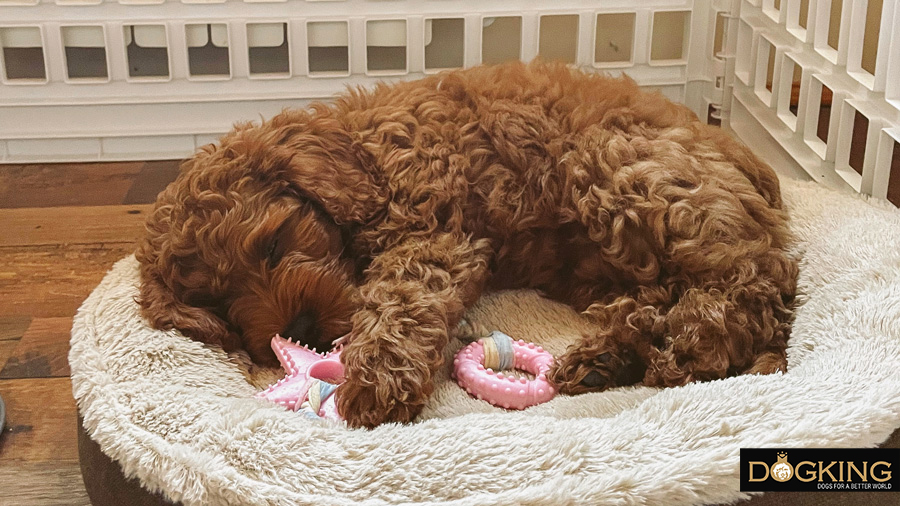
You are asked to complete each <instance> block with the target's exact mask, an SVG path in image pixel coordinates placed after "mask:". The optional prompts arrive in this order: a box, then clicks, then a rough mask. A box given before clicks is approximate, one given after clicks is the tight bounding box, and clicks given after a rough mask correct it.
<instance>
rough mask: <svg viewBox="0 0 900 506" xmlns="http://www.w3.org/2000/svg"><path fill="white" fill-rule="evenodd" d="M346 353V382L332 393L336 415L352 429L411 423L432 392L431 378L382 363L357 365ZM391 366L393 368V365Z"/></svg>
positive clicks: (408, 368) (394, 365) (344, 355)
mask: <svg viewBox="0 0 900 506" xmlns="http://www.w3.org/2000/svg"><path fill="white" fill-rule="evenodd" d="M347 351H350V350H345V351H344V352H343V353H342V354H341V361H342V362H344V371H345V381H344V383H343V384H341V385H340V386H339V387H338V389H337V390H336V391H335V396H336V402H337V407H338V412H339V413H340V415H341V416H342V417H343V418H344V420H346V421H347V424H348V425H350V426H351V427H366V428H373V427H376V426H378V425H381V424H383V423H389V422H399V423H406V422H411V421H412V420H413V419H414V418H415V417H416V416H417V415H418V414H419V413H420V412H421V411H422V407H423V406H424V405H425V401H426V400H427V398H428V394H429V393H430V392H431V390H432V389H433V387H432V382H431V378H430V377H427V378H421V377H418V376H417V375H415V372H416V370H417V369H415V368H410V367H397V364H394V363H393V362H392V361H391V360H390V359H389V358H388V357H385V356H382V357H381V358H382V360H384V361H374V360H364V361H363V362H358V361H356V360H355V358H354V354H353V353H352V352H351V353H349V354H348V353H347ZM392 364H393V365H392Z"/></svg>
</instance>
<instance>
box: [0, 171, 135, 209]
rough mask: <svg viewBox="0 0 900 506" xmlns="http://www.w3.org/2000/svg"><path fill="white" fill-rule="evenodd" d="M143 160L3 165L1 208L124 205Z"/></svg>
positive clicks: (1, 172) (0, 179)
mask: <svg viewBox="0 0 900 506" xmlns="http://www.w3.org/2000/svg"><path fill="white" fill-rule="evenodd" d="M143 166H144V162H113V163H65V164H29V165H0V207H4V208H21V207H62V206H102V205H114V204H121V203H122V200H123V198H124V197H125V195H126V194H127V192H128V191H129V190H130V189H131V185H132V183H133V182H134V180H135V178H137V176H138V174H139V173H140V172H141V169H142V168H143Z"/></svg>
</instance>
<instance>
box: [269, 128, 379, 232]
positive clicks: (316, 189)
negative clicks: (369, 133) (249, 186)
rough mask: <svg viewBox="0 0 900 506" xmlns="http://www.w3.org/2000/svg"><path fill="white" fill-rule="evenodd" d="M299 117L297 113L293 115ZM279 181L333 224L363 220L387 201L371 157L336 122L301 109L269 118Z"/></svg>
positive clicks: (372, 214)
mask: <svg viewBox="0 0 900 506" xmlns="http://www.w3.org/2000/svg"><path fill="white" fill-rule="evenodd" d="M298 116H299V117H298ZM272 121H273V125H272V126H273V127H276V131H277V132H278V141H277V144H278V150H279V151H280V156H278V158H281V159H282V160H285V161H286V163H284V164H283V165H282V167H283V172H282V173H281V174H280V177H281V178H282V179H284V180H285V181H286V182H287V183H288V185H289V186H290V187H291V189H292V190H294V191H296V192H298V193H299V194H300V195H302V196H304V197H306V198H309V199H311V200H314V201H315V202H316V203H317V204H318V205H319V206H320V207H321V208H322V209H324V210H325V212H327V213H328V214H329V215H331V217H332V219H333V220H334V221H335V223H337V224H339V225H340V224H348V223H365V222H367V221H369V220H371V219H372V218H373V217H374V216H375V215H376V214H378V213H379V211H381V210H382V209H384V206H385V203H386V201H387V199H386V197H385V193H386V191H385V188H384V186H383V185H382V184H381V181H380V176H379V172H378V170H377V167H376V161H375V159H374V157H373V156H372V154H371V153H369V152H368V151H367V150H366V149H365V147H364V146H363V145H362V143H361V142H360V141H359V140H358V139H354V136H353V135H352V134H351V133H350V132H349V131H348V130H347V128H345V127H344V126H343V125H341V123H340V122H339V121H337V120H336V119H334V118H330V117H327V116H316V117H313V116H311V115H309V114H308V113H306V112H305V111H303V112H285V113H282V114H281V115H279V116H278V117H276V118H274V119H273V120H272Z"/></svg>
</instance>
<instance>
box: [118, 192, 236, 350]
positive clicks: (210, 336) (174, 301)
mask: <svg viewBox="0 0 900 506" xmlns="http://www.w3.org/2000/svg"><path fill="white" fill-rule="evenodd" d="M183 186H184V185H176V184H173V185H170V186H169V187H168V188H166V190H165V191H163V192H162V193H161V194H160V195H159V198H158V200H157V203H156V206H155V207H154V209H153V212H152V213H151V214H150V216H148V219H147V222H146V225H145V226H146V230H147V233H146V234H145V235H144V237H143V238H141V240H140V241H139V242H138V246H137V249H136V251H135V258H137V260H138V262H139V264H140V277H141V283H140V294H139V295H138V297H137V298H136V300H137V302H138V304H140V306H141V314H142V315H143V316H144V317H145V318H146V319H147V320H148V321H149V322H150V324H151V325H152V326H153V327H154V328H157V329H162V330H172V329H176V330H179V331H181V333H182V334H184V335H186V336H188V337H190V338H192V339H194V340H197V341H200V342H203V343H207V344H215V345H219V346H221V347H222V348H223V349H225V351H231V350H234V349H237V348H239V347H240V346H241V341H240V337H239V336H238V334H237V333H235V332H234V331H233V330H232V329H231V328H229V325H228V324H227V323H225V321H224V320H223V319H222V318H220V317H219V316H217V315H216V314H214V313H213V312H212V311H210V310H209V309H205V308H204V304H202V302H204V301H200V300H191V297H193V298H194V299H197V298H198V297H200V296H202V294H201V293H200V292H201V290H200V289H198V288H200V287H206V288H208V287H209V286H210V285H211V280H210V279H209V276H208V275H204V274H202V271H200V270H199V269H189V268H187V267H186V265H185V262H187V261H189V260H190V259H191V257H190V253H186V252H184V251H182V252H181V254H180V255H176V254H175V253H174V252H173V249H178V248H181V249H182V250H184V249H185V244H190V243H191V242H192V240H193V239H192V240H191V241H187V242H186V243H185V244H179V245H177V246H176V245H175V241H176V239H173V237H172V233H171V231H172V227H173V226H174V227H176V228H178V227H179V226H180V224H176V225H173V224H172V222H171V219H172V209H173V205H174V203H175V202H178V201H184V200H186V198H185V196H184V195H181V194H179V193H178V191H177V190H178V189H179V188H181V187H183ZM176 258H178V259H180V260H176ZM191 263H192V264H197V263H198V262H191ZM185 272H189V274H185ZM186 281H189V283H186ZM186 285H190V286H193V287H197V288H195V289H194V290H191V289H190V288H189V287H188V286H186ZM205 306H206V307H209V304H206V305H205Z"/></svg>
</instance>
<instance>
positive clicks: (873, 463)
mask: <svg viewBox="0 0 900 506" xmlns="http://www.w3.org/2000/svg"><path fill="white" fill-rule="evenodd" d="M788 453H789V452H788V451H787V450H778V449H763V448H741V491H742V492H775V491H782V490H783V491H795V492H802V491H813V490H844V491H855V490H860V491H862V490H866V491H886V492H887V491H896V490H898V487H900V480H898V479H897V478H895V477H894V475H895V471H897V467H898V466H900V450H898V449H887V448H866V449H863V448H836V449H825V448H814V449H802V448H801V449H792V450H790V462H789V461H788Z"/></svg>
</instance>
